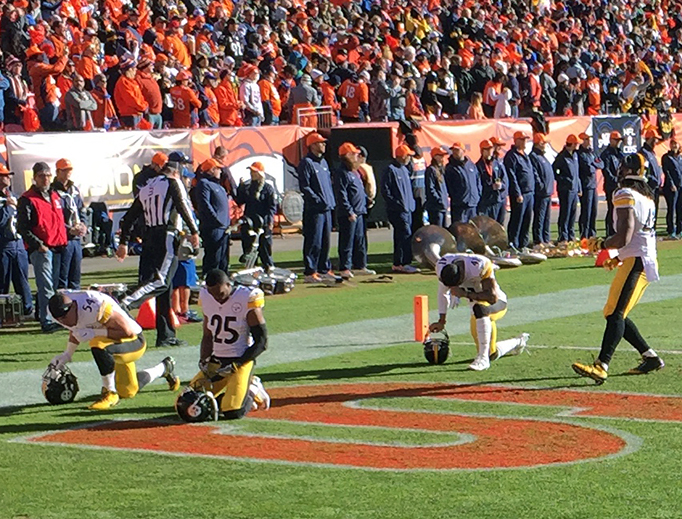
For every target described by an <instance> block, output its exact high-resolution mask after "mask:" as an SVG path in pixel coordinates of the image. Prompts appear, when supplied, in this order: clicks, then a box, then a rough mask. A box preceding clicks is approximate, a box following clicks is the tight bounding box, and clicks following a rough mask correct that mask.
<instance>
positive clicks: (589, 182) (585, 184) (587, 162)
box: [578, 146, 603, 191]
mask: <svg viewBox="0 0 682 519" xmlns="http://www.w3.org/2000/svg"><path fill="white" fill-rule="evenodd" d="M578 164H579V167H580V185H581V186H582V190H583V191H585V190H587V189H597V170H598V169H601V168H602V166H603V163H602V161H601V159H599V158H597V156H596V155H595V154H594V151H592V150H590V149H588V148H583V147H582V146H581V147H580V148H578Z"/></svg>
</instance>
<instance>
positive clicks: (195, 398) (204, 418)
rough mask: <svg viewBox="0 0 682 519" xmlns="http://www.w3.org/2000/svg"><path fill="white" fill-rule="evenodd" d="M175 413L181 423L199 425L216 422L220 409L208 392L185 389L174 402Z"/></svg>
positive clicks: (211, 394)
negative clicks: (200, 423) (180, 419)
mask: <svg viewBox="0 0 682 519" xmlns="http://www.w3.org/2000/svg"><path fill="white" fill-rule="evenodd" d="M175 411H176V412H177V413H178V416H179V417H180V418H182V420H183V421H185V422H188V423H199V422H208V421H217V420H218V412H219V411H220V408H219V407H218V402H217V401H216V399H215V397H214V396H213V393H211V392H210V391H198V390H196V389H192V388H191V387H186V388H185V389H184V390H183V391H182V393H180V394H179V395H178V398H177V399H176V400H175Z"/></svg>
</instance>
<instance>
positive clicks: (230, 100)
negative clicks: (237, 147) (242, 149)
mask: <svg viewBox="0 0 682 519" xmlns="http://www.w3.org/2000/svg"><path fill="white" fill-rule="evenodd" d="M215 96H216V101H217V102H218V112H219V113H220V126H241V119H240V117H239V98H238V97H237V93H236V92H235V90H234V86H233V85H232V81H231V80H230V77H229V76H225V78H224V79H223V80H222V81H221V82H220V85H218V86H217V87H216V89H215Z"/></svg>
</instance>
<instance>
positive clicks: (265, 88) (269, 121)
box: [258, 67, 282, 126]
mask: <svg viewBox="0 0 682 519" xmlns="http://www.w3.org/2000/svg"><path fill="white" fill-rule="evenodd" d="M276 77H277V71H276V70H275V69H274V67H270V68H269V69H268V70H266V71H265V73H264V74H263V78H262V79H261V80H260V81H259V82H258V86H259V87H260V99H261V102H262V103H263V124H264V125H266V126H270V125H272V126H276V125H278V124H279V116H280V114H281V113H282V101H281V100H280V98H279V92H278V91H277V89H276V88H275V78H276Z"/></svg>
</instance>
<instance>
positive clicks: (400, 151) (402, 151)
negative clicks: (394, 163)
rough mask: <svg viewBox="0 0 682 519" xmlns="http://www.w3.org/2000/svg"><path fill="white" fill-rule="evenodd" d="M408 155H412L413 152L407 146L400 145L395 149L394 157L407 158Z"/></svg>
mask: <svg viewBox="0 0 682 519" xmlns="http://www.w3.org/2000/svg"><path fill="white" fill-rule="evenodd" d="M408 155H410V156H411V155H414V151H412V149H411V148H410V147H409V146H408V145H407V144H401V145H400V146H398V147H397V148H396V149H395V156H396V157H407V156H408Z"/></svg>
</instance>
